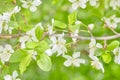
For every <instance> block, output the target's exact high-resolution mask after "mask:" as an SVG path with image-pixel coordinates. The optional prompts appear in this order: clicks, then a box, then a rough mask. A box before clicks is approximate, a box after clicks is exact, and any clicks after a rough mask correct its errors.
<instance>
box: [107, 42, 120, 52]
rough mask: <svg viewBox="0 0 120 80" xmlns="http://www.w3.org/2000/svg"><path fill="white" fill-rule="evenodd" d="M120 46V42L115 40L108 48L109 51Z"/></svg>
mask: <svg viewBox="0 0 120 80" xmlns="http://www.w3.org/2000/svg"><path fill="white" fill-rule="evenodd" d="M119 44H120V42H119V41H117V40H115V41H112V42H111V43H110V44H109V45H108V46H107V50H114V49H115V48H116V47H118V46H119Z"/></svg>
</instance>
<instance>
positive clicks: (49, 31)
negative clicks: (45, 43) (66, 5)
mask: <svg viewBox="0 0 120 80" xmlns="http://www.w3.org/2000/svg"><path fill="white" fill-rule="evenodd" d="M51 22H52V24H51V25H48V33H49V35H51V34H53V33H55V32H54V31H53V24H54V19H52V21H51Z"/></svg>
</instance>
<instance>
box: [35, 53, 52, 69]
mask: <svg viewBox="0 0 120 80" xmlns="http://www.w3.org/2000/svg"><path fill="white" fill-rule="evenodd" d="M37 65H38V66H39V68H40V69H41V70H43V71H50V70H51V67H52V62H51V59H50V57H49V56H47V55H46V54H44V53H43V54H41V55H40V59H38V60H37Z"/></svg>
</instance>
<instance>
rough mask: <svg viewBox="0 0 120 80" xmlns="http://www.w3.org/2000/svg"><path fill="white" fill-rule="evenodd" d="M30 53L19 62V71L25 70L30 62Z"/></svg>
mask: <svg viewBox="0 0 120 80" xmlns="http://www.w3.org/2000/svg"><path fill="white" fill-rule="evenodd" d="M31 57H32V55H31V54H28V55H27V56H26V57H24V58H23V59H22V60H21V61H20V64H19V69H20V73H21V74H23V72H24V71H25V70H26V68H27V67H28V66H29V65H30V62H31Z"/></svg>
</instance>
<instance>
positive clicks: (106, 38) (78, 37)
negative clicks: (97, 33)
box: [52, 34, 120, 40]
mask: <svg viewBox="0 0 120 80" xmlns="http://www.w3.org/2000/svg"><path fill="white" fill-rule="evenodd" d="M52 35H53V36H59V35H57V34H52ZM65 37H71V38H77V39H80V40H91V39H92V38H93V37H84V36H69V35H67V34H65ZM116 38H120V34H117V35H113V36H104V37H94V39H96V40H112V39H116Z"/></svg>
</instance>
